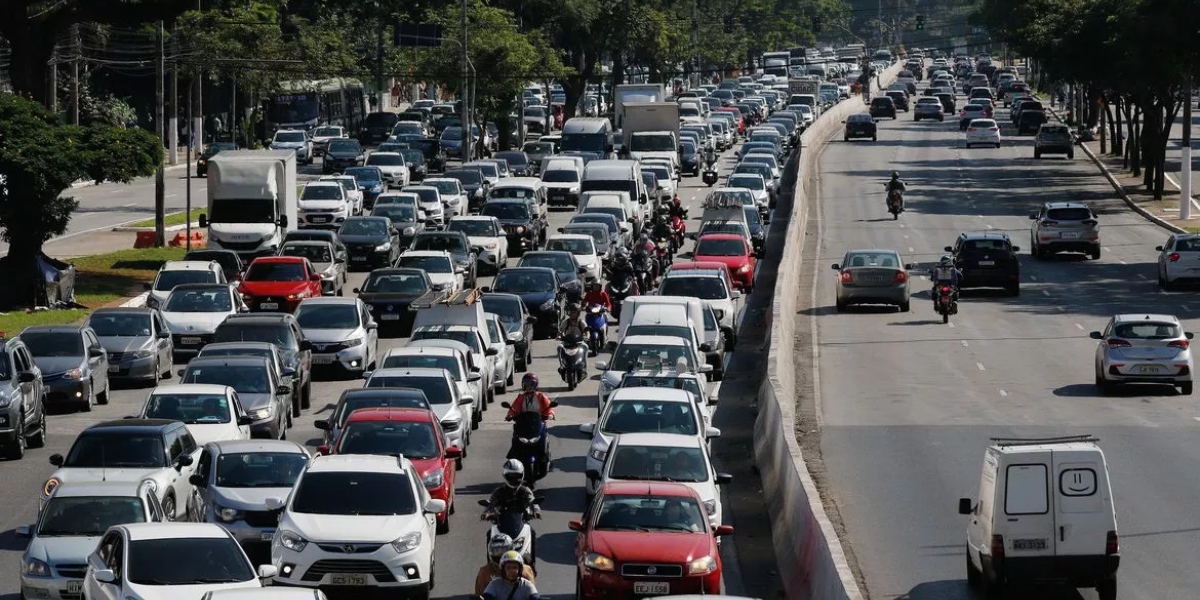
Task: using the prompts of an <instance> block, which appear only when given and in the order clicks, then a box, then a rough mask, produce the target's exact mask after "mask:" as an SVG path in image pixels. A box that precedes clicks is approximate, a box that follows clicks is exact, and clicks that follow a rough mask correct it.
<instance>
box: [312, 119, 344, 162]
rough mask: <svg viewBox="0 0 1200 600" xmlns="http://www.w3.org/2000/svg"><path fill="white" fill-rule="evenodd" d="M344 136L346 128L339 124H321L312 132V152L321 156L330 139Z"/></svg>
mask: <svg viewBox="0 0 1200 600" xmlns="http://www.w3.org/2000/svg"><path fill="white" fill-rule="evenodd" d="M345 137H349V136H347V135H346V130H345V129H343V128H342V127H341V126H340V125H322V126H320V127H318V128H316V129H314V130H313V132H312V145H313V154H315V155H316V156H321V155H323V154H325V148H326V147H328V146H329V141H330V140H339V139H342V138H345Z"/></svg>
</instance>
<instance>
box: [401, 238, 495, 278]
mask: <svg viewBox="0 0 1200 600" xmlns="http://www.w3.org/2000/svg"><path fill="white" fill-rule="evenodd" d="M408 249H409V250H410V251H412V250H430V251H437V252H448V253H449V254H450V256H451V257H452V258H453V259H454V269H455V270H456V271H459V272H461V273H462V276H463V286H464V289H473V288H474V287H475V285H476V273H477V271H478V265H477V260H476V259H477V258H478V255H476V254H475V252H474V250H472V249H471V239H470V238H468V237H467V234H466V233H463V232H462V231H423V232H421V233H418V234H417V235H414V236H413V239H412V243H411V244H409V246H408Z"/></svg>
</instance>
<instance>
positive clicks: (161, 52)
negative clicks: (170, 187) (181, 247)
mask: <svg viewBox="0 0 1200 600" xmlns="http://www.w3.org/2000/svg"><path fill="white" fill-rule="evenodd" d="M157 29H158V61H157V62H156V63H155V64H156V66H157V68H156V69H155V70H154V75H155V83H156V85H155V86H154V91H155V94H154V96H155V103H154V104H155V116H154V127H155V130H156V131H157V132H158V140H159V143H160V144H161V143H163V142H165V141H166V136H165V135H164V133H165V131H164V130H163V129H164V128H163V125H164V123H163V95H164V94H165V92H164V90H163V78H164V77H165V75H166V64H165V61H166V47H165V45H164V43H165V40H164V39H163V38H164V36H163V22H162V21H159V22H158V28H157ZM165 175H166V173H164V167H163V165H162V164H161V163H160V164H159V165H158V171H157V172H156V173H155V174H154V245H155V246H156V247H159V248H162V247H163V246H165V245H166V243H167V239H166V238H167V232H166V226H165V224H164V223H163V213H164V211H165V210H166V191H167V190H166V186H167V183H166V181H165V180H164V176H165Z"/></svg>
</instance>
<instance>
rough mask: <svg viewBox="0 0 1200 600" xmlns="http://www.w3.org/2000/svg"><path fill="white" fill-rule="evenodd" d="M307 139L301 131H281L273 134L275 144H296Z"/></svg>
mask: <svg viewBox="0 0 1200 600" xmlns="http://www.w3.org/2000/svg"><path fill="white" fill-rule="evenodd" d="M307 139H308V138H307V137H305V135H304V132H303V131H281V132H279V133H276V134H275V142H276V143H281V144H296V143H300V142H303V141H306V140H307Z"/></svg>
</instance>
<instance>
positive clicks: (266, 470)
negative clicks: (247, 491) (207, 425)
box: [216, 452, 308, 488]
mask: <svg viewBox="0 0 1200 600" xmlns="http://www.w3.org/2000/svg"><path fill="white" fill-rule="evenodd" d="M307 464H308V457H307V456H305V455H303V454H300V453H298V452H239V453H236V454H222V455H221V456H220V457H219V458H217V475H216V486H217V487H221V488H291V487H292V486H293V485H295V484H296V478H298V477H299V476H300V472H301V471H303V470H304V466H305V465H307Z"/></svg>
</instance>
